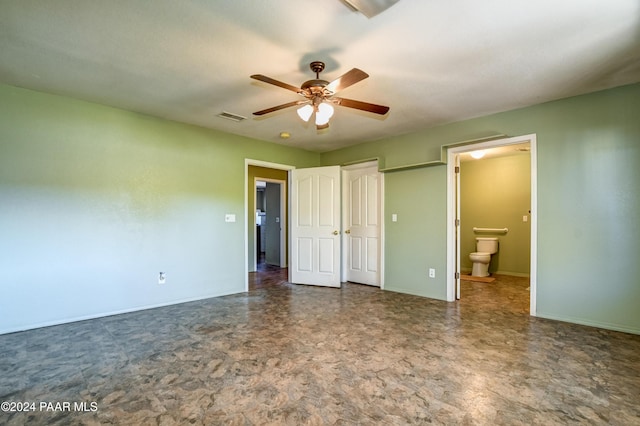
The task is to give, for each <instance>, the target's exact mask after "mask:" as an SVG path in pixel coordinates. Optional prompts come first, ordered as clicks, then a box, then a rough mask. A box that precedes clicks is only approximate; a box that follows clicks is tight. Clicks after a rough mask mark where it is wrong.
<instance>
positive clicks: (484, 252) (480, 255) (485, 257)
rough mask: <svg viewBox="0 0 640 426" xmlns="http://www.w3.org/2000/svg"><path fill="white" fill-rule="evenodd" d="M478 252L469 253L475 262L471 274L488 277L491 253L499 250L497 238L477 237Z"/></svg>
mask: <svg viewBox="0 0 640 426" xmlns="http://www.w3.org/2000/svg"><path fill="white" fill-rule="evenodd" d="M476 250H477V251H476V252H474V253H471V254H470V255H469V259H471V261H472V262H473V269H472V270H471V275H472V276H474V277H488V276H489V263H490V262H491V255H492V254H494V253H497V252H498V239H497V238H476Z"/></svg>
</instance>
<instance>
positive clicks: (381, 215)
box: [340, 160, 384, 289]
mask: <svg viewBox="0 0 640 426" xmlns="http://www.w3.org/2000/svg"><path fill="white" fill-rule="evenodd" d="M369 167H376V169H379V167H378V160H373V161H365V162H362V163H355V164H349V165H346V166H342V173H341V177H344V175H345V172H347V171H350V170H356V169H362V168H369ZM344 182H345V180H344V179H343V180H342V188H343V191H342V228H343V229H342V238H341V243H342V259H341V263H342V265H341V271H340V280H341V281H342V282H346V281H347V267H348V259H347V256H348V238H347V235H346V234H345V233H344V227H345V224H346V223H347V217H346V212H347V209H346V208H345V206H346V205H347V203H348V202H349V199H348V198H349V197H348V195H349V194H348V193H347V191H345V189H344ZM378 215H379V218H378V219H379V221H378V223H379V231H380V235H378V244H379V245H380V246H379V247H378V283H379V284H380V289H384V173H380V172H379V171H378Z"/></svg>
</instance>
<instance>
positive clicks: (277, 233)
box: [254, 177, 287, 270]
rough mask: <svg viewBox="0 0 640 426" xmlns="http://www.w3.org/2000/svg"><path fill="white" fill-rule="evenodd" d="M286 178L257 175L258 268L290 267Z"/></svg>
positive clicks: (255, 243) (255, 244)
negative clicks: (287, 241) (287, 235)
mask: <svg viewBox="0 0 640 426" xmlns="http://www.w3.org/2000/svg"><path fill="white" fill-rule="evenodd" d="M286 183H287V182H286V180H276V179H268V178H260V177H256V178H255V215H256V230H255V238H254V250H255V253H256V256H255V259H256V269H257V270H260V269H264V268H265V267H266V266H267V265H268V266H277V267H280V268H284V267H286V266H287V254H286V246H287V243H286V237H285V235H286V228H287V225H286V223H287V220H286V217H287V207H286V206H287V203H286V198H287V195H286V194H287V193H286Z"/></svg>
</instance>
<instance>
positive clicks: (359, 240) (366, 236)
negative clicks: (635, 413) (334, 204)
mask: <svg viewBox="0 0 640 426" xmlns="http://www.w3.org/2000/svg"><path fill="white" fill-rule="evenodd" d="M379 188H380V186H379V173H378V168H377V166H373V167H366V168H360V169H354V170H346V171H345V174H344V181H343V191H344V192H345V194H346V200H347V202H346V205H345V206H344V208H345V216H344V232H345V249H346V252H347V253H345V256H344V258H345V262H346V278H347V281H351V282H355V283H360V284H368V285H374V286H378V287H379V286H380V272H379V259H380V209H379V199H380V196H379V194H380V191H379Z"/></svg>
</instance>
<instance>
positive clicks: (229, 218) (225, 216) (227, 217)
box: [224, 213, 236, 222]
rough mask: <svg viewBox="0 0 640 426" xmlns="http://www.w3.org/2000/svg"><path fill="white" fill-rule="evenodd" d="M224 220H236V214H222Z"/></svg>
mask: <svg viewBox="0 0 640 426" xmlns="http://www.w3.org/2000/svg"><path fill="white" fill-rule="evenodd" d="M224 221H225V222H235V221H236V215H235V214H230V213H227V214H225V215H224Z"/></svg>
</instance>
